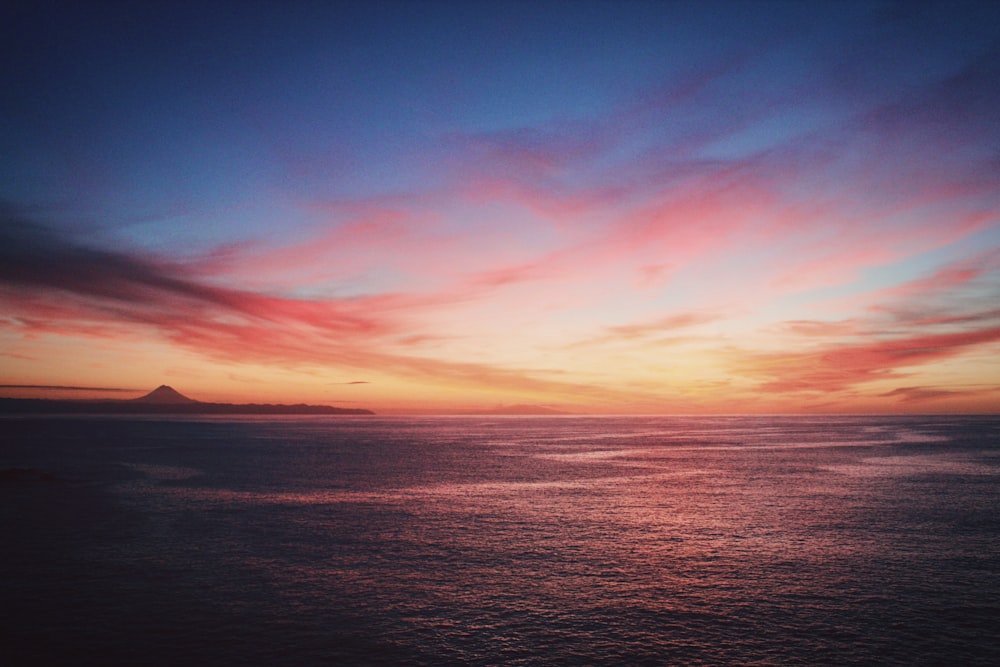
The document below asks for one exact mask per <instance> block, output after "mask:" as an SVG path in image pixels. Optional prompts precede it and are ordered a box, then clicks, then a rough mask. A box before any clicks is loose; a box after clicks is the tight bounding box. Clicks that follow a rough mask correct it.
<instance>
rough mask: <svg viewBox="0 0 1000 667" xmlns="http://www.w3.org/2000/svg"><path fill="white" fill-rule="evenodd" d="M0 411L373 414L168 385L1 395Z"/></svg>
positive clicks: (161, 413)
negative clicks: (101, 396)
mask: <svg viewBox="0 0 1000 667" xmlns="http://www.w3.org/2000/svg"><path fill="white" fill-rule="evenodd" d="M0 414H47V415H52V414H112V415H373V414H375V413H374V412H372V411H371V410H365V409H362V408H335V407H333V406H329V405H305V404H304V403H298V404H295V405H275V404H272V403H204V402H202V401H196V400H194V399H193V398H188V397H187V396H185V395H184V394H182V393H180V392H178V391H177V390H175V389H173V388H172V387H168V386H167V385H160V386H159V387H157V388H156V389H154V390H153V391H151V392H149V393H148V394H146V395H145V396H141V397H139V398H133V399H130V400H117V401H115V400H101V401H88V400H73V399H63V400H51V399H44V398H0Z"/></svg>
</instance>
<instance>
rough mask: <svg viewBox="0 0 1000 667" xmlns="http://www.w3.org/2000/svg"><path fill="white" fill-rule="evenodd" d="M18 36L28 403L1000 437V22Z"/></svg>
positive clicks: (158, 14)
mask: <svg viewBox="0 0 1000 667" xmlns="http://www.w3.org/2000/svg"><path fill="white" fill-rule="evenodd" d="M0 26H2V27H0V36H2V37H3V44H2V45H0V50H2V53H3V60H2V62H3V63H4V67H2V68H0V84H2V85H3V87H4V90H5V98H6V99H5V102H4V104H3V105H2V106H0V119H2V122H0V155H3V157H4V159H3V160H0V175H2V177H0V216H2V217H0V308H2V316H0V383H2V386H0V395H2V396H38V397H63V396H66V397H73V398H81V397H93V398H100V397H105V396H115V397H122V396H123V394H127V393H128V392H129V391H135V392H136V395H139V393H140V391H141V390H139V389H134V388H137V387H155V386H157V385H160V384H170V385H172V386H177V387H183V391H184V393H185V394H188V395H194V396H197V397H198V399H199V400H203V401H217V402H231V403H243V402H273V403H309V404H324V405H334V406H343V407H359V408H369V409H372V410H375V411H377V412H379V413H380V414H382V413H394V412H395V413H399V412H404V413H405V412H469V411H475V410H480V409H482V410H492V409H498V408H503V407H504V406H543V407H544V408H547V409H550V410H558V411H564V412H572V413H578V414H579V413H593V412H601V413H615V414H625V413H634V414H651V413H673V414H681V413H687V414H693V413H797V412H853V413H857V412H883V413H885V412H998V411H1000V305H998V304H1000V122H997V109H1000V6H998V5H997V4H996V3H992V2H964V3H962V2H958V3H948V4H945V3H895V2H856V3H835V2H830V3H783V2H775V3H767V2H706V3H659V2H651V3H643V2H634V3H621V4H620V5H619V4H616V3H598V2H582V3H556V2H548V3H530V4H529V3H505V2H500V3H490V4H486V3H402V2H400V3H393V2H385V3H312V2H301V3H290V4H282V3H256V4H250V3H242V2H219V3H207V4H204V5H201V4H196V3H168V2H146V3H102V2H98V3H71V2H44V1H43V2H36V3H9V5H8V6H6V7H5V8H3V9H0ZM130 388H131V389H130ZM146 391H148V390H146ZM143 393H144V392H143Z"/></svg>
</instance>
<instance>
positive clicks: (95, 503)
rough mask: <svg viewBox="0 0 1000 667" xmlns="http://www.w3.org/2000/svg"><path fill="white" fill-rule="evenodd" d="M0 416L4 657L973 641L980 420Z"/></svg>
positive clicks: (941, 651)
mask: <svg viewBox="0 0 1000 667" xmlns="http://www.w3.org/2000/svg"><path fill="white" fill-rule="evenodd" d="M0 430H2V433H3V438H2V444H0V469H5V470H6V472H5V473H4V476H3V478H2V479H0V501H2V505H0V520H2V523H0V530H2V533H0V540H2V549H0V567H2V570H0V613H2V616H3V618H2V619H0V621H2V622H0V664H3V665H20V664H74V665H79V664H85V663H86V664H105V665H125V664H128V665H142V664H155V665H181V664H219V665H223V664H224V665H238V664H254V665H309V664H343V665H371V664H375V665H381V664H385V665H397V664H399V665H452V664H454V665H461V664H470V665H499V664H508V665H561V664H586V665H618V664H621V665H642V664H648V665H661V664H662V665H687V664H690V665H701V664H704V665H726V664H739V665H752V664H758V665H763V664H774V665H793V664H803V665H820V664H823V665H844V664H900V665H911V664H927V665H933V664H941V665H944V664H948V665H975V664H979V665H996V664H1000V417H978V418H953V417H951V418H949V417H925V418H891V417H869V418H816V417H811V418H771V417H768V418H765V417H757V418H740V417H732V418H584V417H577V418H491V419H487V418H424V419H402V418H372V417H360V418H359V417H348V418H278V419H259V418H258V419H253V418H244V419H238V418H237V419H233V418H229V419H220V420H212V419H201V420H193V419H183V420H176V421H169V420H168V421H164V420H141V419H136V418H120V419H100V418H66V419H47V420H34V419H8V420H3V421H0ZM11 468H30V469H33V470H34V471H39V472H19V473H13V472H11V471H10V469H11ZM43 473H47V474H48V475H51V476H53V477H54V479H50V478H48V476H47V475H46V474H43Z"/></svg>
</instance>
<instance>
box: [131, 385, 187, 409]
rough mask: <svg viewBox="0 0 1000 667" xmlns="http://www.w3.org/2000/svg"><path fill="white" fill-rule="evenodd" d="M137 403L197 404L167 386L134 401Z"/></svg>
mask: <svg viewBox="0 0 1000 667" xmlns="http://www.w3.org/2000/svg"><path fill="white" fill-rule="evenodd" d="M134 400H135V402H137V403H159V404H162V405H170V404H175V405H176V404H177V403H197V401H195V400H194V399H192V398H188V397H187V396H185V395H184V394H182V393H180V392H179V391H177V390H176V389H174V388H173V387H168V386H167V385H165V384H161V385H160V386H159V387H157V388H156V389H154V390H153V391H151V392H149V393H148V394H146V395H145V396H142V397H140V398H136V399H134Z"/></svg>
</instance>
